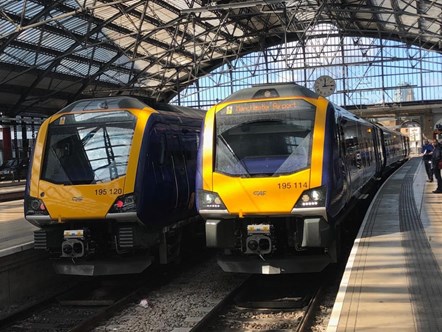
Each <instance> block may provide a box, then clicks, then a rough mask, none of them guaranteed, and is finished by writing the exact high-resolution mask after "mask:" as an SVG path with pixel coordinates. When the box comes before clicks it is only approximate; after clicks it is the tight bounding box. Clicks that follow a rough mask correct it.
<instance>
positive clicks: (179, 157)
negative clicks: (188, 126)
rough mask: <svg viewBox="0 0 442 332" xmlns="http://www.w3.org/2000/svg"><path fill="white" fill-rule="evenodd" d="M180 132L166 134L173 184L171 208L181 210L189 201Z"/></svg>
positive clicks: (187, 180)
mask: <svg viewBox="0 0 442 332" xmlns="http://www.w3.org/2000/svg"><path fill="white" fill-rule="evenodd" d="M181 144H182V143H181V142H180V133H179V132H178V131H173V132H169V133H168V134H167V146H168V154H169V155H168V158H170V163H171V166H172V170H173V178H174V182H175V183H174V185H175V197H174V204H173V208H174V209H177V210H181V209H182V208H184V207H186V206H187V204H188V202H189V194H190V193H189V178H188V177H187V169H186V160H185V157H184V149H183V147H182V146H181Z"/></svg>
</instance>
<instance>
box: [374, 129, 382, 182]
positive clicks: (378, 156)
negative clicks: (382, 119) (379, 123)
mask: <svg viewBox="0 0 442 332" xmlns="http://www.w3.org/2000/svg"><path fill="white" fill-rule="evenodd" d="M373 139H374V153H375V160H376V176H377V177H380V176H381V175H382V169H383V168H384V166H385V158H384V154H383V153H382V136H381V131H380V130H379V128H377V127H375V126H373Z"/></svg>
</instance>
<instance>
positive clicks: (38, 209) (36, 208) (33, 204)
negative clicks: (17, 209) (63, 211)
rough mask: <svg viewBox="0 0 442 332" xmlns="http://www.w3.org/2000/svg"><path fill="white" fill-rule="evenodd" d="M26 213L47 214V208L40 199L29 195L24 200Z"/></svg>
mask: <svg viewBox="0 0 442 332" xmlns="http://www.w3.org/2000/svg"><path fill="white" fill-rule="evenodd" d="M25 204H26V205H25V206H26V215H48V214H49V213H48V210H47V209H46V206H45V204H44V203H43V201H42V200H41V199H38V198H34V197H29V198H27V199H26V202H25Z"/></svg>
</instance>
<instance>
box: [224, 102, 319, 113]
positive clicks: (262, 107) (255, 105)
mask: <svg viewBox="0 0 442 332" xmlns="http://www.w3.org/2000/svg"><path fill="white" fill-rule="evenodd" d="M314 109H315V106H314V105H312V104H310V103H308V102H306V101H305V100H302V99H290V100H271V101H253V102H247V103H237V104H231V105H228V106H226V107H224V108H223V109H221V110H220V111H219V112H218V113H217V116H223V115H226V116H228V115H239V114H260V113H270V112H280V111H309V110H314Z"/></svg>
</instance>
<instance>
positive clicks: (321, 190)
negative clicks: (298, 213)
mask: <svg viewBox="0 0 442 332" xmlns="http://www.w3.org/2000/svg"><path fill="white" fill-rule="evenodd" d="M325 197H326V188H325V187H318V188H313V189H309V190H306V191H304V192H303V193H302V195H301V198H300V199H299V200H298V202H296V204H295V208H306V207H307V208H308V207H323V206H325Z"/></svg>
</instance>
